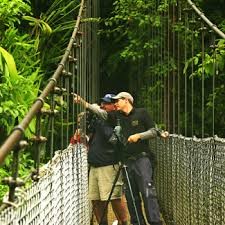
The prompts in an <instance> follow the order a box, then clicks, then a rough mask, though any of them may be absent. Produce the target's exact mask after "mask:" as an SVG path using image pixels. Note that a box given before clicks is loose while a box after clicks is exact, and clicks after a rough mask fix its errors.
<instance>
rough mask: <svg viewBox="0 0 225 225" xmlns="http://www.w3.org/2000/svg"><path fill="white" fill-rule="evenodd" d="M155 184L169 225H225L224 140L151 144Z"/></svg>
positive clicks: (178, 139) (177, 139)
mask: <svg viewBox="0 0 225 225" xmlns="http://www.w3.org/2000/svg"><path fill="white" fill-rule="evenodd" d="M151 145H152V150H153V153H154V155H155V156H156V161H157V165H156V171H155V172H156V173H155V181H156V186H157V190H158V195H159V201H160V204H161V208H162V212H163V216H164V219H165V221H166V224H167V225H170V224H174V225H181V224H182V225H190V224H192V225H224V224H225V214H224V212H225V182H224V181H225V139H221V138H217V137H215V138H205V139H197V138H185V137H183V136H178V135H171V136H170V139H169V140H168V141H163V140H159V139H158V140H157V141H156V140H152V141H151Z"/></svg>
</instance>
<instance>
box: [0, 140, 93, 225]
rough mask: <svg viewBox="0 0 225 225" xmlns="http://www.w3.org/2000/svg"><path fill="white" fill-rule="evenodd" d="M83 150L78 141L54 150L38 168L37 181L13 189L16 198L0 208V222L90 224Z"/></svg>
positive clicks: (85, 163) (6, 223) (19, 223)
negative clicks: (27, 186) (23, 188)
mask: <svg viewBox="0 0 225 225" xmlns="http://www.w3.org/2000/svg"><path fill="white" fill-rule="evenodd" d="M86 152H87V148H86V147H85V146H84V145H80V144H77V145H69V146H68V148H67V149H65V150H64V151H58V152H56V154H55V156H54V157H53V159H52V160H51V161H50V162H49V163H48V164H46V165H45V166H44V167H42V168H41V170H40V175H41V178H40V180H39V182H37V183H33V184H32V186H31V187H29V188H27V189H26V190H25V191H22V190H20V189H17V196H18V199H17V200H16V201H15V202H14V205H13V206H10V207H7V208H6V209H4V210H3V211H1V212H0V224H1V225H15V224H18V225H24V224H35V225H41V224H43V225H47V224H48V225H63V224H65V225H75V224H82V225H85V224H87V225H88V224H90V213H89V201H88V167H87V154H86Z"/></svg>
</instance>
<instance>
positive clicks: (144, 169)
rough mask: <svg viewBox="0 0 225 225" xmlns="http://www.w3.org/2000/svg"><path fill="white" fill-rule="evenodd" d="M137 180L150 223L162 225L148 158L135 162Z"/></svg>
mask: <svg viewBox="0 0 225 225" xmlns="http://www.w3.org/2000/svg"><path fill="white" fill-rule="evenodd" d="M135 179H136V183H137V184H138V188H139V190H140V192H141V194H142V199H143V201H144V207H145V214H146V218H147V220H148V222H149V223H150V224H151V225H161V224H162V222H161V220H160V210H159V204H158V200H157V194H156V190H155V186H154V185H153V180H152V166H151V162H150V160H149V158H148V157H143V158H140V159H138V160H137V161H136V162H135Z"/></svg>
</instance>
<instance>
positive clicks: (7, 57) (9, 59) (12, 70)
mask: <svg viewBox="0 0 225 225" xmlns="http://www.w3.org/2000/svg"><path fill="white" fill-rule="evenodd" d="M0 54H1V55H2V58H1V59H4V61H5V63H6V67H7V69H8V71H9V75H10V76H12V78H13V80H16V79H17V78H18V73H17V69H16V64H15V61H14V58H13V56H12V55H11V54H10V53H8V52H7V51H6V50H5V49H4V48H2V47H0ZM1 61H3V60H1ZM2 64H3V62H1V65H2Z"/></svg>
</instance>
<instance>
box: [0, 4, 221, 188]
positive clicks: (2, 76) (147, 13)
mask: <svg viewBox="0 0 225 225" xmlns="http://www.w3.org/2000/svg"><path fill="white" fill-rule="evenodd" d="M169 2H170V3H173V2H174V3H177V2H178V1H174V0H171V1H169ZM182 2H185V1H182ZM193 2H194V3H195V4H196V5H198V7H199V8H201V9H202V11H203V12H204V13H205V15H206V16H207V17H208V18H209V19H210V20H211V21H212V22H213V23H215V24H216V25H217V26H218V27H219V28H220V29H221V30H222V31H223V32H225V3H224V1H223V0H196V1H193ZM79 3H80V1H78V0H73V1H71V0H52V1H44V0H31V1H28V0H1V2H0V134H1V135H0V143H2V141H3V140H4V139H5V137H6V136H7V135H8V134H9V133H10V131H11V129H12V128H13V127H14V126H15V125H17V124H18V122H19V121H21V119H22V118H23V116H24V115H25V113H26V112H27V111H28V109H29V107H30V106H31V104H32V103H33V101H34V99H35V98H36V97H37V95H38V94H39V93H40V90H41V89H42V87H44V85H45V84H46V82H47V80H48V78H49V77H50V76H51V75H52V73H53V72H54V70H55V69H56V67H57V64H58V62H59V60H60V57H61V56H62V54H63V53H64V50H65V48H66V46H67V43H68V40H69V38H70V36H71V32H72V30H73V26H74V21H75V18H76V15H77V12H78V9H79ZM167 3H168V2H167V1H159V0H107V1H106V0H104V1H103V0H101V1H100V20H98V21H99V22H98V26H99V38H100V52H101V54H100V81H101V84H100V90H99V92H100V95H103V94H105V93H106V92H113V93H117V92H118V91H123V90H125V91H129V92H131V93H132V94H133V95H134V97H135V99H136V105H137V106H145V107H147V108H149V110H150V111H151V110H152V108H153V106H152V105H150V103H149V102H148V101H146V96H148V95H149V92H154V87H149V86H148V83H146V82H145V81H146V80H147V79H148V74H157V73H158V71H159V66H157V65H156V66H149V65H148V64H147V63H146V56H147V55H148V52H149V50H151V48H152V46H153V44H154V43H157V42H158V37H155V39H152V40H151V43H150V42H149V33H148V32H147V31H146V27H148V26H150V27H154V26H155V27H160V25H161V20H160V19H159V17H160V13H163V12H166V10H167V9H168V4H167ZM155 5H160V7H159V9H160V10H161V11H154V10H153V9H154V7H155ZM179 26H180V27H178V29H183V24H180V25H179ZM222 45H223V46H222ZM221 46H222V47H221V48H222V49H223V50H221V61H220V65H219V69H220V81H219V82H220V83H219V84H220V86H219V87H218V89H217V93H216V94H217V99H218V100H217V104H216V105H215V107H216V111H217V112H218V114H217V118H216V125H217V134H218V135H219V136H221V137H224V133H225V128H224V123H225V117H224V115H223V114H224V113H223V112H224V111H225V104H224V100H223V99H224V94H225V86H224V80H225V74H224V59H225V57H224V55H225V53H224V43H223V42H221ZM200 51H201V50H200V48H199V52H200ZM171 60H172V59H171ZM209 60H210V59H209ZM165 65H166V63H165ZM173 66H174V65H172V64H171V68H172V67H173ZM162 67H163V65H160V68H162ZM167 69H168V70H169V69H170V68H167ZM211 75H212V74H210V72H209V76H211ZM190 94H191V93H190ZM211 101H212V99H210V98H209V99H207V107H208V108H206V116H208V118H209V117H210V113H211V111H210V109H211V108H210V107H211V105H212V104H211ZM207 110H208V111H207ZM151 113H153V114H154V112H152V111H151ZM200 116H201V115H200V112H199V117H200ZM209 122H210V119H209ZM196 123H198V121H197V122H196ZM199 123H200V122H199ZM163 125H164V127H165V124H162V126H163ZM33 128H34V124H31V126H30V128H29V130H28V132H27V135H30V134H31V133H32V131H33V130H34V129H33ZM165 128H166V127H165ZM209 129H210V126H209ZM198 132H199V130H196V133H197V134H198ZM210 135H211V134H209V136H210ZM31 163H32V161H31V160H30V156H29V152H27V154H23V158H22V162H21V164H22V166H21V171H20V173H21V174H20V175H23V173H24V171H25V170H26V168H27V167H30V165H31ZM9 165H10V159H7V161H6V162H5V167H4V168H3V169H2V170H1V176H3V177H4V176H6V175H7V174H8V172H7V169H8V168H9ZM0 189H1V187H0ZM3 189H4V188H3ZM0 191H1V190H0Z"/></svg>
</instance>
